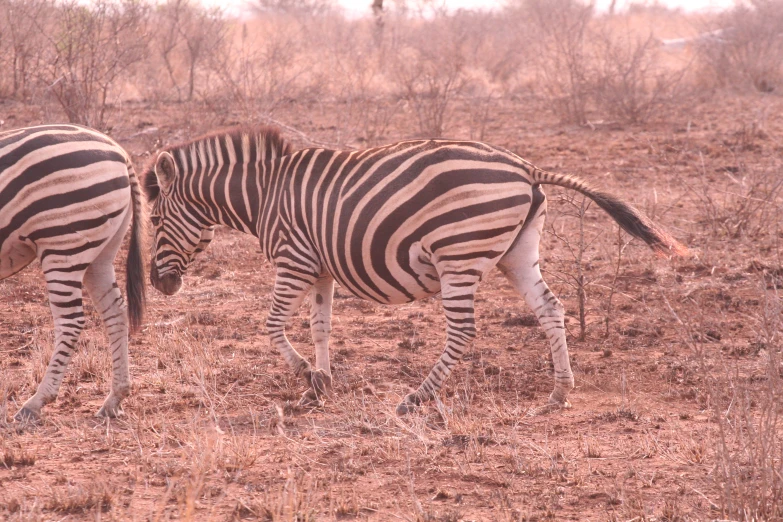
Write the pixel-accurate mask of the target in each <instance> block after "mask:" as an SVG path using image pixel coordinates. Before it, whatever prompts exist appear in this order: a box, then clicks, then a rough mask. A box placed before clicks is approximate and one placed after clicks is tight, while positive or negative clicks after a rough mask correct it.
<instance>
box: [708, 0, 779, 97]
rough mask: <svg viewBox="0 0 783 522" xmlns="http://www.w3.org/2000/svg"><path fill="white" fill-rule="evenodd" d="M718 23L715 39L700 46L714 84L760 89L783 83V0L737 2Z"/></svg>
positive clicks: (765, 90) (770, 89)
mask: <svg viewBox="0 0 783 522" xmlns="http://www.w3.org/2000/svg"><path fill="white" fill-rule="evenodd" d="M717 25H718V28H719V29H718V31H720V33H719V34H717V35H716V38H714V39H711V40H709V41H706V42H703V43H702V44H700V45H699V46H698V54H699V57H700V59H701V61H702V63H703V65H704V67H705V70H706V72H707V73H708V74H709V76H710V78H711V81H712V83H714V84H715V85H718V86H724V87H725V86H737V87H742V86H748V85H752V86H754V87H755V88H756V89H757V90H759V91H761V92H771V91H773V90H774V89H776V88H780V87H781V85H783V1H781V0H749V2H748V3H738V4H737V5H736V6H735V7H734V8H733V9H731V10H730V11H727V12H726V13H724V14H723V15H722V16H720V17H719V18H718V22H717Z"/></svg>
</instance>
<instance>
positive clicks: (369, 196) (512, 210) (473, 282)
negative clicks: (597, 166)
mask: <svg viewBox="0 0 783 522" xmlns="http://www.w3.org/2000/svg"><path fill="white" fill-rule="evenodd" d="M142 180H143V185H144V189H145V191H146V193H147V196H148V199H149V200H150V202H151V203H152V211H151V219H152V223H153V226H154V227H155V252H154V256H153V260H152V263H151V267H150V270H151V279H152V284H153V286H154V287H155V288H157V289H158V290H160V291H162V292H163V293H165V294H168V295H171V294H174V293H176V292H177V291H178V290H179V288H180V286H181V284H182V275H183V273H184V272H185V271H186V269H187V268H188V265H189V264H190V263H191V261H192V260H193V257H194V256H195V254H196V253H197V251H199V250H201V249H203V248H204V247H205V244H206V243H205V242H208V240H209V239H210V238H211V233H212V229H213V227H214V226H216V225H219V224H223V225H227V226H229V227H232V228H234V229H237V230H241V231H244V232H248V233H251V234H254V235H255V236H257V237H258V238H259V239H260V242H261V249H262V251H263V253H264V254H265V255H266V257H267V258H268V259H269V260H270V261H271V262H272V263H273V264H274V266H275V267H276V280H275V286H274V291H273V296H272V304H271V307H270V310H269V316H268V319H267V323H266V325H267V329H268V331H269V335H270V338H271V341H272V343H273V344H274V346H276V347H277V348H278V349H279V351H280V352H281V354H282V355H283V357H285V359H286V361H287V362H288V364H289V365H290V366H291V368H292V369H293V370H294V372H295V373H296V374H297V375H299V376H301V377H303V378H304V379H305V380H306V381H307V383H308V385H309V386H310V389H308V390H307V391H306V392H305V394H304V396H303V397H302V402H303V403H305V404H307V403H312V402H316V403H317V402H318V401H319V400H320V396H321V395H322V394H324V393H327V392H328V391H329V389H330V387H331V371H330V368H329V353H328V340H329V333H330V329H331V327H330V317H331V307H332V294H333V285H334V281H337V282H339V284H340V285H341V286H342V287H343V288H345V290H346V291H348V292H350V293H352V294H353V295H355V296H358V297H361V298H364V299H369V300H372V301H376V302H378V303H384V304H398V303H407V302H410V301H413V300H416V299H422V298H424V297H428V296H432V295H435V294H437V293H439V292H440V293H441V294H442V299H443V309H444V312H445V316H446V321H447V325H448V326H447V330H446V347H445V350H444V352H443V354H442V355H441V357H440V360H439V361H438V363H437V364H436V365H435V367H434V368H433V369H432V371H431V372H430V374H429V375H428V376H427V378H426V379H425V380H424V382H423V383H422V384H421V386H420V387H419V388H418V390H417V391H415V392H414V393H411V394H409V395H407V396H406V397H405V399H404V401H403V402H402V403H401V404H400V405H399V406H398V408H397V412H398V413H399V414H401V415H402V414H405V413H407V412H409V411H411V410H412V409H414V408H415V407H416V406H417V405H419V404H421V403H422V402H423V401H426V400H429V399H432V398H433V397H434V396H435V394H436V393H437V392H438V390H439V389H440V387H441V385H442V384H443V382H444V380H445V379H446V378H447V377H448V375H449V373H451V370H452V367H453V366H454V365H455V364H456V363H457V362H458V361H459V360H460V359H461V358H462V355H463V353H464V352H465V350H466V349H467V347H468V345H469V344H470V342H471V341H472V340H473V338H474V337H475V334H476V328H475V321H474V307H473V303H474V299H473V296H474V293H475V291H476V288H477V287H478V284H479V282H480V281H481V279H482V277H483V276H484V275H485V274H486V273H487V272H488V271H489V270H491V269H492V268H493V267H494V266H497V267H498V268H499V269H500V270H501V271H502V272H503V273H504V274H505V275H506V277H507V278H508V280H509V281H510V282H511V284H512V285H513V286H514V288H515V289H516V290H517V291H518V292H519V293H520V294H521V295H522V296H523V297H524V298H525V300H526V301H527V303H528V304H529V305H530V307H531V308H532V309H533V310H534V312H535V313H536V315H537V317H538V319H539V322H540V323H541V325H542V326H543V328H544V330H545V331H546V334H547V336H548V338H549V342H550V345H551V350H552V359H553V362H554V368H555V388H554V391H553V392H552V394H551V396H550V404H551V405H553V406H567V405H568V402H567V400H566V399H567V395H568V393H569V391H570V390H571V389H572V388H573V386H574V378H573V374H572V373H571V367H570V363H569V358H568V350H567V347H566V336H565V328H564V311H563V307H562V305H561V304H560V301H558V299H557V298H556V297H555V296H554V295H553V294H552V292H551V291H550V290H549V288H548V287H547V285H546V283H545V282H544V280H543V278H542V277H541V272H540V270H539V254H538V245H539V241H540V237H541V233H542V230H543V227H544V217H545V215H546V197H545V196H544V193H543V192H542V191H541V189H540V188H539V185H541V184H554V185H560V186H564V187H567V188H571V189H574V190H577V191H579V192H581V193H583V194H586V195H587V196H588V197H590V198H591V199H592V200H593V201H595V202H596V203H597V204H598V205H599V206H600V207H601V208H603V209H604V210H605V211H606V212H608V213H609V215H611V216H612V217H613V218H614V219H615V220H616V221H617V222H618V223H619V224H620V225H621V226H622V227H623V228H624V229H625V230H626V231H627V232H629V233H630V234H632V235H633V236H635V237H638V238H641V239H643V240H644V241H645V242H647V243H648V244H649V245H650V246H651V247H652V248H653V249H654V250H657V251H659V252H662V253H684V252H685V251H686V249H685V247H684V246H682V245H681V244H680V243H678V242H677V241H676V240H675V239H674V238H672V237H671V236H670V235H669V234H668V233H667V232H665V231H664V230H663V229H662V228H661V227H659V226H658V225H656V224H655V223H653V222H652V221H650V220H649V219H648V218H646V217H645V216H643V215H642V214H641V213H640V212H639V211H637V210H636V209H635V208H633V207H631V206H630V205H628V204H626V203H623V202H622V201H620V200H619V199H617V198H615V197H613V196H611V195H608V194H606V193H604V192H600V191H598V190H595V189H593V188H591V187H589V186H588V185H587V184H585V183H584V182H583V181H580V180H578V179H576V178H573V177H570V176H565V175H559V174H552V173H549V172H544V171H542V170H540V169H538V168H536V167H535V166H533V165H531V164H530V163H528V162H527V161H525V160H523V159H521V158H520V157H519V156H517V155H515V154H513V153H511V152H508V151H506V150H503V149H500V148H498V147H493V146H491V145H486V144H483V143H477V142H467V141H462V142H460V141H447V140H416V141H405V142H400V143H395V144H393V145H388V146H385V147H379V148H375V149H367V150H361V151H351V152H349V151H333V150H324V149H305V150H300V151H297V152H293V153H291V151H290V147H289V145H288V144H287V143H286V142H285V141H284V140H283V139H282V138H281V137H280V135H279V133H278V132H277V130H275V129H272V128H263V127H262V128H238V129H234V130H230V131H227V132H223V133H218V134H213V135H209V136H206V137H203V138H200V139H197V140H194V141H192V142H189V143H185V144H183V145H179V146H175V147H170V148H168V149H165V150H163V151H161V152H160V153H159V154H158V156H157V158H156V160H155V161H154V162H153V163H152V164H151V166H150V167H149V168H148V169H147V170H146V171H145V173H144V174H142ZM308 294H310V298H311V303H312V312H311V320H310V327H311V330H312V336H313V341H314V343H315V369H313V368H312V367H311V365H310V363H309V362H307V360H306V359H304V358H303V357H302V356H301V355H300V354H299V353H297V352H296V350H294V348H293V347H292V346H291V344H290V343H289V342H288V339H287V338H286V336H285V324H286V322H287V321H288V320H289V319H290V318H291V317H292V316H293V314H294V313H295V312H296V311H297V309H298V308H299V306H300V304H301V303H302V302H303V300H304V299H305V297H307V295H308Z"/></svg>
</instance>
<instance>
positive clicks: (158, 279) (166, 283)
mask: <svg viewBox="0 0 783 522" xmlns="http://www.w3.org/2000/svg"><path fill="white" fill-rule="evenodd" d="M150 281H151V282H152V286H153V288H155V290H158V291H159V292H162V293H163V294H165V295H174V294H176V293H177V292H179V289H180V288H182V276H180V275H179V274H175V273H172V272H169V273H168V274H163V275H162V276H158V268H157V267H156V266H155V265H154V264H153V265H152V268H151V269H150Z"/></svg>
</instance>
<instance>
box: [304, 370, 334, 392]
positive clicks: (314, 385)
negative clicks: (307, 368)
mask: <svg viewBox="0 0 783 522" xmlns="http://www.w3.org/2000/svg"><path fill="white" fill-rule="evenodd" d="M309 381H310V387H311V389H312V391H314V392H315V394H316V395H317V396H319V397H322V396H327V397H328V396H329V395H330V394H331V392H332V376H331V375H329V374H328V373H326V371H324V370H314V371H312V372H310V379H309Z"/></svg>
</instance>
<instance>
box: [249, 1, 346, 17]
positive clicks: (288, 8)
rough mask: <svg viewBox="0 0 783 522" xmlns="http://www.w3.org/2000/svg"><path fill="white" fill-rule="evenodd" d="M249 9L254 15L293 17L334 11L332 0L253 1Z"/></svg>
mask: <svg viewBox="0 0 783 522" xmlns="http://www.w3.org/2000/svg"><path fill="white" fill-rule="evenodd" d="M251 9H252V10H253V11H254V12H255V13H256V14H266V13H285V14H290V15H294V16H301V15H309V16H315V15H322V14H325V13H328V12H329V11H332V10H333V9H334V2H333V0H254V2H253V3H252V4H251Z"/></svg>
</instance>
